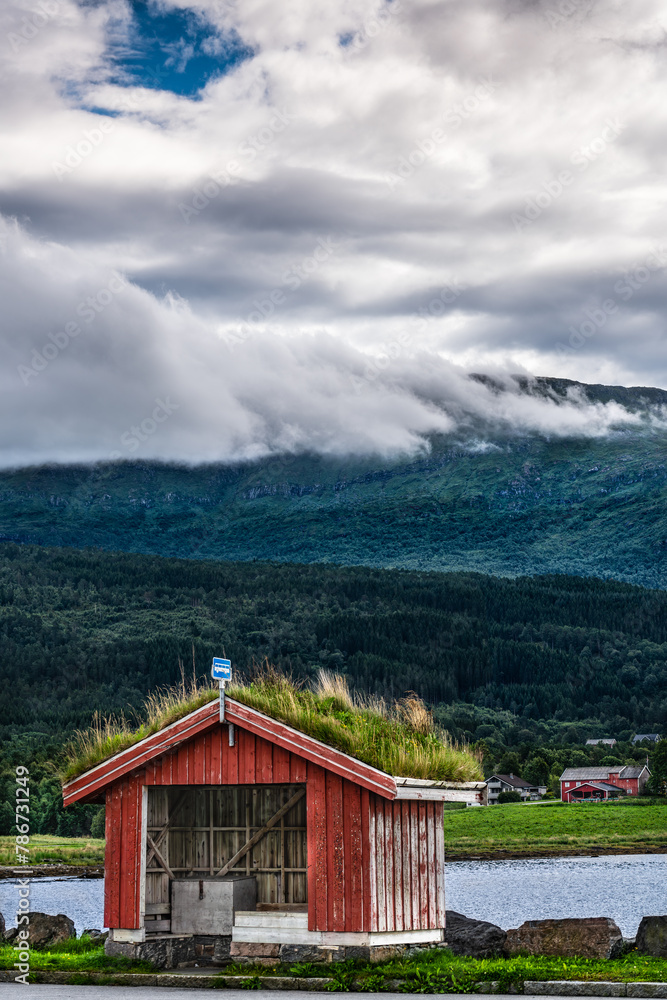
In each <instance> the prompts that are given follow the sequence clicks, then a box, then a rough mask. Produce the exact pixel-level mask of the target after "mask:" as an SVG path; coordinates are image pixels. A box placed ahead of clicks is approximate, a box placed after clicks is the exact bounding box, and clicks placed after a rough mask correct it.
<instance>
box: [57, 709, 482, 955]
mask: <svg viewBox="0 0 667 1000" xmlns="http://www.w3.org/2000/svg"><path fill="white" fill-rule="evenodd" d="M485 794H486V787H485V785H484V784H483V783H482V782H470V783H465V784H457V783H453V782H436V781H422V780H417V779H409V778H401V777H393V776H391V775H389V774H385V773H383V772H382V771H379V770H377V769H375V768H373V767H370V766H369V765H367V764H364V763H362V762H360V761H358V760H356V759H354V758H352V757H350V756H348V755H347V754H345V753H342V752H340V751H338V750H335V749H333V748H332V747H329V746H327V745H325V744H323V743H321V742H319V741H318V740H315V739H312V738H311V737H309V736H306V735H305V734H303V733H301V732H298V731H297V730H295V729H292V728H291V727H289V726H287V725H284V724H283V723H281V722H278V721H276V720H275V719H273V718H270V717H268V716H266V715H264V714H262V713H260V712H258V711H255V710H254V709H252V708H249V707H247V706H246V705H243V704H241V703H240V702H237V701H234V700H232V699H230V698H227V699H226V703H225V721H224V722H221V721H220V718H219V705H218V702H217V701H214V702H210V703H208V704H206V705H204V706H203V707H201V708H199V709H197V710H196V711H194V712H192V713H191V714H189V715H187V716H186V717H185V718H183V719H180V720H179V721H178V722H175V723H173V724H172V725H170V726H167V727H166V728H164V729H163V730H161V731H159V732H157V733H155V734H153V735H151V736H148V737H146V738H145V739H143V740H141V741H140V742H138V743H136V744H135V745H134V746H132V747H130V748H128V749H127V750H124V751H122V752H121V753H118V754H116V755H114V756H113V757H111V758H109V759H108V760H106V761H104V762H103V763H101V764H99V765H97V766H96V767H93V768H91V769H90V770H89V771H86V772H85V773H84V774H82V775H80V776H79V777H77V778H75V779H73V780H72V781H70V782H68V783H67V784H66V785H65V787H64V789H63V796H64V802H65V805H69V804H71V803H73V802H103V803H105V804H106V855H105V910H104V921H105V925H106V926H107V927H109V928H110V935H109V941H108V942H107V949H108V951H110V952H111V953H121V954H128V955H135V956H141V955H144V956H146V957H151V958H153V960H154V961H157V962H160V963H161V964H163V965H167V966H171V965H174V964H177V963H178V962H179V961H183V960H185V961H188V960H190V959H192V960H198V961H199V960H201V961H218V960H220V959H221V958H225V957H227V956H228V955H229V954H230V953H231V956H232V957H236V958H243V957H244V956H245V957H248V958H252V959H253V960H257V959H262V958H264V959H265V960H267V961H268V960H273V961H275V960H276V959H278V958H282V959H283V960H288V959H289V960H292V961H294V960H298V959H299V958H304V957H306V958H311V959H312V958H317V957H320V958H323V959H331V958H337V957H346V956H347V957H349V956H350V955H355V956H361V955H368V956H369V957H373V956H374V955H375V956H379V955H384V954H387V951H386V949H387V948H390V949H392V948H397V949H399V950H403V948H404V947H405V946H407V945H425V944H431V943H437V942H441V941H443V940H444V927H445V879H444V861H445V843H444V830H443V803H444V802H445V801H455V800H458V801H467V802H469V803H471V804H483V803H484V802H485ZM244 879H245V881H244ZM221 882H227V886H228V887H229V885H230V884H231V883H234V884H233V885H232V888H231V889H226V890H225V891H228V894H229V893H232V897H233V898H232V902H231V904H229V905H230V906H231V907H232V912H231V916H229V915H226V914H225V913H223V912H222V907H223V903H222V902H220V900H221V899H222V896H220V895H219V893H220V892H222V891H223V890H221V888H220V883H221ZM250 883H252V892H251V895H250V896H249V895H248V891H249V886H250ZM244 893H245V895H244ZM216 894H218V895H216ZM234 894H236V895H234ZM225 898H227V897H225ZM230 898H231V897H230ZM248 900H250V902H248ZM224 905H225V906H226V905H227V904H224ZM207 907H208V909H207ZM378 949H381V950H378Z"/></svg>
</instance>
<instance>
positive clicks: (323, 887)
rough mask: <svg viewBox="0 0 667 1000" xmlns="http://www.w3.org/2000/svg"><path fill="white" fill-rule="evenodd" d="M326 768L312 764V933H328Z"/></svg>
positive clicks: (309, 818)
mask: <svg viewBox="0 0 667 1000" xmlns="http://www.w3.org/2000/svg"><path fill="white" fill-rule="evenodd" d="M325 774H326V772H325V771H324V768H322V767H318V766H317V765H315V764H313V765H311V764H309V765H308V783H307V786H306V787H307V789H308V792H307V798H306V810H307V820H306V827H307V837H308V930H311V931H326V930H328V927H327V891H328V886H327V859H326V844H327V806H326V781H325Z"/></svg>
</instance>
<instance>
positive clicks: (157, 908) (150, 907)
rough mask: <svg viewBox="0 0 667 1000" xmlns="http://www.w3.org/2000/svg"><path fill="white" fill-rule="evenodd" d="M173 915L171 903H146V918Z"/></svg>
mask: <svg viewBox="0 0 667 1000" xmlns="http://www.w3.org/2000/svg"><path fill="white" fill-rule="evenodd" d="M165 913H171V903H146V916H147V917H148V916H164V914H165Z"/></svg>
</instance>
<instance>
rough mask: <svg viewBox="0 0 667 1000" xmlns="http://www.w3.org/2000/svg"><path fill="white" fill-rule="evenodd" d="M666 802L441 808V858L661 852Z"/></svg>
mask: <svg viewBox="0 0 667 1000" xmlns="http://www.w3.org/2000/svg"><path fill="white" fill-rule="evenodd" d="M666 807H667V801H664V802H658V801H654V800H651V799H638V800H635V801H627V800H626V801H625V802H620V803H609V804H607V803H598V804H595V805H590V804H589V805H579V804H573V805H565V804H562V803H560V802H554V803H544V804H534V805H532V804H525V805H524V804H521V805H501V806H490V807H488V808H486V809H466V810H463V809H461V810H447V811H446V812H445V850H446V853H447V857H448V858H449V859H450V860H453V859H455V858H457V857H475V856H486V855H490V854H495V855H503V854H505V855H514V856H517V857H531V856H536V855H548V854H550V853H554V854H562V853H572V854H574V853H578V852H581V853H585V852H590V851H594V852H595V851H605V852H607V851H612V852H613V851H618V852H619V853H621V854H622V853H624V852H633V853H637V852H641V851H642V850H644V849H645V850H647V851H651V852H655V851H660V850H662V851H665V852H667V808H666Z"/></svg>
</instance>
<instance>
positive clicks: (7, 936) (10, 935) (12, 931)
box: [5, 927, 19, 941]
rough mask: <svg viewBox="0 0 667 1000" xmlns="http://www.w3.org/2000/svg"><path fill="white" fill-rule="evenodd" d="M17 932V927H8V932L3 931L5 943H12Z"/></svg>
mask: <svg viewBox="0 0 667 1000" xmlns="http://www.w3.org/2000/svg"><path fill="white" fill-rule="evenodd" d="M18 932H19V929H18V927H10V928H9V930H8V931H5V941H13V940H14V938H15V937H16V935H17V934H18Z"/></svg>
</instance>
